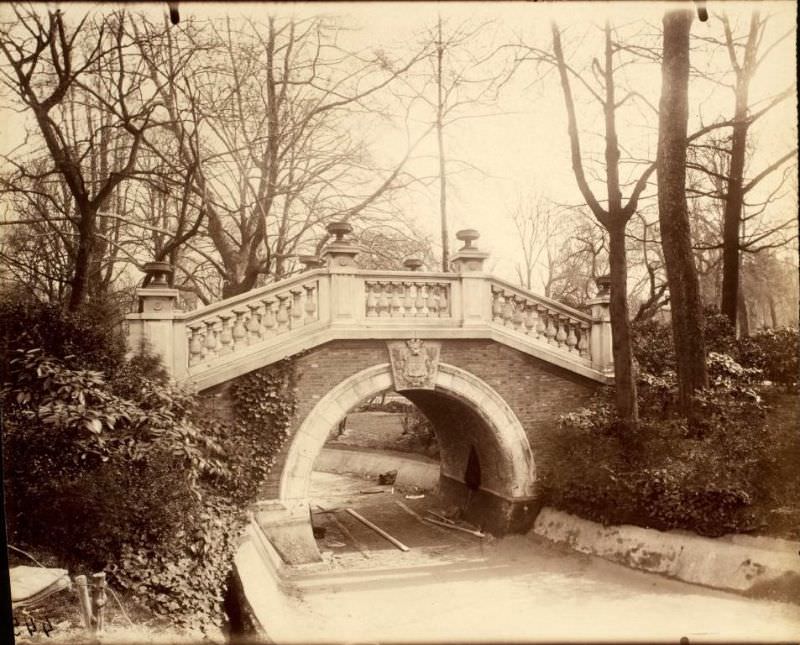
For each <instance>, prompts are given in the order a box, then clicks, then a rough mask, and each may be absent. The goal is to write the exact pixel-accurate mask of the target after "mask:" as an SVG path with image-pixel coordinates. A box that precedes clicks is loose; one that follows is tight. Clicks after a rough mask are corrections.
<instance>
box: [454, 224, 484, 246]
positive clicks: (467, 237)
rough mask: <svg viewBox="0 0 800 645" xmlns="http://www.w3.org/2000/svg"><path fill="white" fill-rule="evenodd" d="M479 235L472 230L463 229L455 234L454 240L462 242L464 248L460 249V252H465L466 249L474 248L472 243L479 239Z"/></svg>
mask: <svg viewBox="0 0 800 645" xmlns="http://www.w3.org/2000/svg"><path fill="white" fill-rule="evenodd" d="M480 236H481V234H480V233H478V231H476V230H475V229H474V228H464V229H461V230H460V231H457V232H456V239H457V240H461V241H462V242H464V246H462V247H461V249H460V250H461V251H466V250H467V249H473V248H476V247H473V246H472V243H473V242H474V241H475V240H477V239H478V238H480Z"/></svg>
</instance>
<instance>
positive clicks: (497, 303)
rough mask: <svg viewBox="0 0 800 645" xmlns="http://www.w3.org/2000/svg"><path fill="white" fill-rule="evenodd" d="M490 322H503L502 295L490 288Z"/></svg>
mask: <svg viewBox="0 0 800 645" xmlns="http://www.w3.org/2000/svg"><path fill="white" fill-rule="evenodd" d="M492 321H494V322H503V294H502V292H501V291H500V290H499V289H495V288H494V287H492Z"/></svg>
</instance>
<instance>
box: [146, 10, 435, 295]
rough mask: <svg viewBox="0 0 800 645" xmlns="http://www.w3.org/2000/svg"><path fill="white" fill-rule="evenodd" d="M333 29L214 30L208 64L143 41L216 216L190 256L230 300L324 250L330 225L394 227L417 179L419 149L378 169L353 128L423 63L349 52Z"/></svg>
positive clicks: (185, 49) (200, 191)
mask: <svg viewBox="0 0 800 645" xmlns="http://www.w3.org/2000/svg"><path fill="white" fill-rule="evenodd" d="M335 31H336V26H335V25H333V24H330V23H328V22H327V21H325V20H323V19H322V18H312V19H308V20H300V21H296V20H279V19H277V18H274V17H270V18H268V19H267V21H266V23H265V24H261V23H257V22H254V21H245V22H238V23H237V22H234V21H233V20H230V19H228V20H227V21H226V22H225V24H224V26H220V27H219V28H217V27H216V26H215V25H214V24H211V25H209V26H208V27H207V28H206V29H205V34H204V36H203V38H204V42H205V43H206V47H207V48H208V54H207V55H205V56H204V55H202V53H201V55H194V54H193V52H194V48H195V42H196V40H194V39H193V40H188V41H186V40H180V39H179V38H178V37H177V36H173V35H172V34H165V36H164V38H163V39H162V40H161V41H160V42H156V41H153V40H152V39H147V40H146V41H145V40H143V41H142V42H146V43H147V44H146V46H143V47H142V56H143V58H144V60H145V61H146V62H147V65H148V67H149V70H150V75H151V77H152V79H153V80H154V82H156V83H157V84H158V85H159V86H160V87H162V91H161V94H162V100H163V102H164V104H165V105H166V108H167V110H168V111H169V115H170V118H169V123H170V124H171V126H170V127H171V128H172V129H173V133H174V135H175V138H176V140H177V141H178V142H179V143H178V146H177V150H176V152H177V154H178V158H179V159H180V165H181V166H183V167H186V168H191V169H192V173H191V178H192V182H191V186H192V191H193V193H194V195H195V196H196V197H197V198H198V199H200V200H201V202H202V210H203V212H204V213H205V216H206V218H207V224H206V226H205V229H204V231H203V232H204V234H205V236H206V237H205V240H206V242H203V243H199V244H193V245H192V246H193V249H194V252H195V253H196V254H198V255H200V256H201V257H203V258H204V259H205V261H206V262H208V263H209V264H210V265H211V266H212V267H213V268H214V269H215V270H216V271H218V272H219V273H220V275H221V276H222V278H223V289H222V295H223V296H231V295H235V294H237V293H241V292H244V291H247V290H248V289H251V288H253V287H254V286H256V285H257V284H258V281H259V279H263V277H264V276H267V275H272V276H276V277H278V276H280V275H282V274H283V273H285V272H286V270H287V265H286V262H287V259H288V258H289V257H290V256H291V255H292V254H293V253H296V252H297V250H298V249H301V248H303V247H304V246H306V247H307V246H308V245H309V244H311V245H319V244H321V243H322V241H324V239H325V235H326V234H325V233H324V225H325V223H327V222H329V221H331V220H334V219H338V220H345V221H353V222H357V221H358V220H359V219H363V218H371V219H372V220H375V219H376V218H378V219H380V217H383V218H384V219H385V220H387V221H388V220H389V219H390V215H391V214H392V211H391V208H390V202H389V197H390V195H391V193H393V192H394V191H397V190H398V189H400V188H402V187H404V186H406V185H408V184H409V183H410V182H412V181H413V178H411V177H410V176H407V175H406V174H405V173H404V170H403V169H404V166H405V164H406V162H407V161H408V158H409V157H410V155H411V153H412V151H413V149H414V148H415V146H416V145H417V144H418V142H419V139H418V140H416V141H412V142H410V143H409V146H408V149H407V152H406V154H405V155H404V156H403V157H402V158H401V159H399V160H398V161H397V162H396V163H395V164H394V165H393V166H391V167H388V168H384V169H381V168H379V167H378V165H377V164H376V163H375V162H374V160H373V159H371V158H370V155H369V151H368V144H367V141H366V139H365V137H363V136H359V135H360V130H358V129H357V128H354V127H352V126H353V125H354V123H355V122H356V119H358V118H363V115H364V114H367V113H368V112H370V111H374V110H378V109H379V107H378V106H377V104H375V103H374V100H375V98H376V97H377V96H378V95H379V94H380V93H381V91H382V90H383V89H384V88H386V87H387V86H389V85H390V84H391V83H393V82H394V81H395V80H396V79H398V78H399V77H401V76H402V75H403V74H405V73H406V72H407V71H408V70H409V69H410V68H411V66H413V65H414V64H415V63H417V62H418V61H419V59H420V56H421V54H420V53H417V54H412V55H411V56H409V57H408V58H407V59H406V60H405V61H403V62H399V63H398V62H394V61H391V60H389V59H388V58H387V57H386V56H385V55H384V54H383V53H380V52H378V53H375V52H371V53H365V52H349V51H345V50H344V49H342V48H341V47H340V46H339V45H338V44H336V39H335ZM187 56H190V57H191V58H192V62H191V65H190V69H191V73H183V72H181V73H179V72H178V71H177V70H176V69H175V63H174V61H178V60H184V59H185V58H186V57H187ZM166 79H169V81H170V82H164V81H165V80H166ZM365 130H366V129H365ZM151 149H152V150H153V151H154V153H156V154H158V151H159V148H158V146H157V145H152V146H151ZM162 159H163V161H164V163H174V161H171V160H170V159H169V158H168V156H167V155H164V154H162ZM383 209H386V210H383Z"/></svg>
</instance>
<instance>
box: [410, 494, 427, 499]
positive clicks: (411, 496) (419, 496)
mask: <svg viewBox="0 0 800 645" xmlns="http://www.w3.org/2000/svg"><path fill="white" fill-rule="evenodd" d="M423 497H425V495H423V494H421V493H420V494H419V495H406V499H422V498H423Z"/></svg>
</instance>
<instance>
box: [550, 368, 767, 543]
mask: <svg viewBox="0 0 800 645" xmlns="http://www.w3.org/2000/svg"><path fill="white" fill-rule="evenodd" d="M709 372H710V375H711V381H712V385H711V386H710V387H709V388H708V389H707V390H704V391H703V392H701V393H700V394H699V396H698V407H699V411H700V413H699V414H698V415H697V417H696V419H694V420H692V421H691V422H689V421H687V420H686V419H684V418H681V417H680V416H679V415H678V414H677V413H676V412H675V405H674V402H675V400H676V398H677V391H676V389H677V388H676V384H675V379H674V374H672V373H670V372H667V373H666V374H664V375H663V376H652V375H649V374H644V375H642V378H641V380H640V384H639V396H640V414H641V422H640V425H639V427H638V428H637V429H635V430H629V429H626V428H624V427H623V426H622V425H620V424H618V423H617V422H616V419H615V417H614V411H613V407H612V405H611V401H610V400H609V398H608V393H604V394H603V395H602V396H600V397H598V398H597V400H595V401H594V402H593V403H592V405H590V406H589V407H587V408H585V409H583V410H580V411H578V412H575V413H572V414H569V415H565V416H563V417H562V419H561V424H560V427H559V429H558V431H557V432H556V433H555V437H554V440H553V450H552V451H551V453H550V455H549V461H548V463H546V464H544V465H543V471H544V474H543V481H544V489H545V496H546V501H547V503H549V504H551V505H553V506H555V507H557V508H560V509H562V510H565V511H568V512H572V513H575V514H578V515H581V516H583V517H587V518H589V519H592V520H595V521H598V522H602V523H604V524H625V523H627V524H636V525H639V526H645V527H651V528H656V529H661V530H666V529H674V528H680V529H687V530H693V531H696V532H697V533H700V534H702V535H721V534H723V533H727V532H741V531H750V530H753V529H754V528H757V527H758V526H760V525H761V524H763V523H764V521H765V519H766V518H765V516H764V514H763V508H764V506H765V504H764V503H762V502H764V501H765V500H766V496H767V491H766V490H765V489H764V486H763V473H764V470H765V469H766V468H768V467H769V465H770V461H771V460H772V459H773V455H772V451H771V449H770V442H769V441H768V436H767V433H766V430H765V422H764V418H765V410H764V406H763V404H762V402H761V397H760V396H759V393H758V392H757V390H756V389H755V387H754V384H753V383H754V381H757V380H759V378H760V372H759V371H758V370H753V369H748V368H743V367H742V366H741V365H739V364H738V363H736V362H735V361H733V360H732V359H731V358H730V357H729V356H727V355H724V354H716V353H712V354H711V355H710V357H709Z"/></svg>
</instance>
